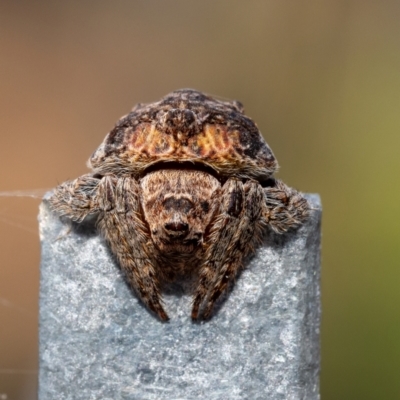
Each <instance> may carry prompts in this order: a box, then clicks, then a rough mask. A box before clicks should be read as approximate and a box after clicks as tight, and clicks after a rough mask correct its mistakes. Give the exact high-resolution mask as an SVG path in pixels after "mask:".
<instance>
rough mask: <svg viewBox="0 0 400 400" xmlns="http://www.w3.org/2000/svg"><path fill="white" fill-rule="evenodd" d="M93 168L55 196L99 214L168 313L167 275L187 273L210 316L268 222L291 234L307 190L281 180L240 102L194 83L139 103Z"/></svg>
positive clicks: (199, 307) (134, 283)
mask: <svg viewBox="0 0 400 400" xmlns="http://www.w3.org/2000/svg"><path fill="white" fill-rule="evenodd" d="M88 165H89V167H91V168H92V169H93V173H90V174H87V175H83V176H81V177H79V178H77V179H75V180H72V181H67V182H64V183H62V184H61V185H59V186H58V187H57V188H56V189H55V190H54V192H53V194H52V196H51V198H50V205H51V207H52V208H53V210H55V211H56V212H57V213H58V214H59V215H63V216H66V217H68V218H70V219H71V220H73V221H77V222H81V221H83V220H84V219H85V218H86V217H87V216H89V215H92V216H93V217H94V218H95V219H96V226H97V229H98V231H99V232H100V233H101V235H102V236H103V237H104V238H105V240H106V241H107V243H108V245H109V247H110V249H111V252H112V253H113V254H114V255H115V257H116V259H117V261H118V263H119V265H120V267H121V269H122V270H123V272H124V273H125V276H126V279H127V281H128V282H129V284H130V286H131V287H132V288H133V289H134V290H135V291H136V293H137V294H138V296H139V297H140V299H141V300H142V301H143V302H144V303H145V304H146V305H147V306H148V308H149V309H150V310H152V311H153V312H154V313H156V314H157V315H158V316H159V317H160V318H161V319H162V320H167V319H168V316H167V313H166V312H165V310H164V307H163V303H162V299H161V290H162V286H163V284H165V283H167V282H171V281H173V280H175V279H177V278H180V277H184V276H187V275H190V277H191V278H192V279H193V281H194V288H193V292H194V293H193V308H192V318H193V319H194V320H196V319H201V318H203V319H206V318H208V317H210V315H211V313H212V310H213V306H214V304H215V302H216V301H217V300H218V299H219V298H220V296H221V295H222V294H223V293H224V292H225V290H226V289H227V287H228V286H229V284H230V282H232V281H233V280H234V278H235V276H236V275H237V273H238V271H239V270H240V269H241V268H242V264H243V259H244V257H245V256H246V255H247V254H249V253H250V252H252V251H253V250H254V248H255V246H256V245H257V243H258V241H259V240H260V238H261V236H262V234H263V232H264V230H265V229H270V230H272V231H273V232H276V233H278V234H282V233H285V232H286V231H288V230H289V229H291V228H296V227H297V226H299V225H300V224H301V223H303V222H304V221H305V220H306V218H307V217H308V214H309V205H308V203H307V201H306V199H305V198H304V197H303V196H302V194H300V193H299V192H297V191H296V190H294V189H292V188H290V187H288V186H286V185H285V184H284V183H283V182H281V181H280V180H277V179H274V178H273V174H274V172H276V170H277V168H278V165H277V162H276V159H275V157H274V155H273V153H272V151H271V149H270V148H269V146H268V145H267V144H266V142H265V141H264V139H263V138H262V136H261V134H260V132H259V130H258V128H257V126H256V125H255V123H254V122H253V121H252V120H251V119H250V118H248V117H247V116H245V115H244V111H243V106H242V105H241V104H240V103H239V102H236V101H234V102H226V101H219V100H216V99H214V98H212V97H210V96H207V95H205V94H203V93H200V92H198V91H195V90H190V89H183V90H177V91H175V92H172V93H170V94H168V95H167V96H165V97H164V98H163V99H161V101H159V102H155V103H151V104H138V105H137V106H136V107H135V108H133V110H132V111H131V112H130V113H129V114H128V115H126V116H124V117H122V118H121V119H120V120H119V121H118V122H117V124H116V126H115V127H114V129H113V130H112V131H111V132H110V133H109V134H108V135H107V136H106V138H105V139H104V141H103V143H102V144H101V145H100V147H99V148H98V149H97V150H96V151H95V152H94V154H93V155H92V156H91V158H90V160H89V162H88Z"/></svg>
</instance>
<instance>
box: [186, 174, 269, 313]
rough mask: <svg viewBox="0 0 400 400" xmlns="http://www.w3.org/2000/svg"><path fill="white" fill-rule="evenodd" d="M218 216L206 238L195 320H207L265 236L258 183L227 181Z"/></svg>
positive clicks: (194, 305) (194, 306) (196, 299)
mask: <svg viewBox="0 0 400 400" xmlns="http://www.w3.org/2000/svg"><path fill="white" fill-rule="evenodd" d="M221 195H222V196H221V197H222V198H221V199H220V209H219V215H218V216H217V218H216V220H215V222H214V223H213V224H212V227H211V230H210V233H209V237H208V238H207V246H208V248H207V250H206V257H205V262H204V264H203V265H202V267H201V269H200V275H199V282H198V286H197V288H196V292H195V295H194V301H193V309H192V318H193V319H198V318H199V315H202V317H203V318H204V319H207V318H208V317H209V316H210V315H211V312H212V309H213V306H214V304H215V302H216V301H217V300H218V299H219V297H220V296H221V295H222V294H223V293H224V291H225V290H226V289H227V287H228V284H229V282H230V281H232V280H233V279H234V278H235V276H236V275H237V273H238V271H239V270H240V268H241V267H242V261H243V258H244V256H245V255H246V254H248V253H249V252H250V251H252V250H253V246H254V244H255V242H256V241H257V240H258V239H259V237H260V236H261V232H262V228H263V225H262V221H261V220H262V210H263V201H264V194H263V190H262V187H261V186H260V185H259V184H258V182H255V181H248V182H246V183H245V184H243V183H242V182H240V181H239V180H236V179H230V180H228V181H227V182H226V183H225V185H224V186H223V188H222V194H221Z"/></svg>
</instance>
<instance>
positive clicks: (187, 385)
mask: <svg viewBox="0 0 400 400" xmlns="http://www.w3.org/2000/svg"><path fill="white" fill-rule="evenodd" d="M307 198H308V199H309V201H310V202H311V204H312V207H313V212H312V216H311V218H310V220H309V222H308V223H306V224H305V225H304V226H302V227H301V228H300V229H299V230H298V231H296V232H293V233H290V234H288V235H286V236H284V237H278V236H273V235H271V236H269V237H266V238H265V240H264V243H263V244H262V245H261V246H260V247H259V249H258V251H257V253H256V254H255V256H254V257H252V258H251V259H250V260H249V262H248V264H247V268H246V269H245V270H244V271H243V273H242V274H241V276H240V277H239V278H238V280H237V282H236V284H235V286H234V288H233V290H232V292H231V293H230V294H229V296H227V298H226V299H225V301H224V302H223V303H222V304H221V305H220V307H219V309H218V310H217V313H216V315H215V316H214V317H213V318H212V319H211V320H210V321H208V322H205V323H200V324H198V323H193V322H192V321H191V320H190V303H191V298H190V295H189V294H188V293H186V292H185V290H183V288H182V287H180V286H179V285H175V286H174V287H173V288H172V289H171V290H169V291H168V292H167V293H165V295H164V297H165V303H166V309H167V310H168V312H169V315H170V317H171V321H170V322H168V323H161V322H160V321H159V320H157V319H156V318H155V317H153V316H152V315H151V314H150V313H149V312H148V311H147V310H146V308H144V307H143V306H142V304H141V303H140V302H139V301H138V299H137V298H136V297H135V296H134V295H133V294H132V292H131V291H130V290H129V288H128V287H127V285H126V283H125V281H124V279H123V276H122V274H121V272H120V270H119V269H118V267H117V265H116V264H115V262H114V260H113V259H112V257H111V255H110V253H109V252H108V250H107V248H106V246H105V244H104V242H103V241H102V239H101V238H99V237H98V236H97V235H96V234H95V233H94V232H93V231H92V230H90V229H86V230H85V229H83V230H82V231H81V232H76V231H75V230H71V231H68V227H67V226H66V225H65V224H62V223H61V222H60V220H59V218H58V217H57V216H55V215H53V214H52V213H51V212H50V211H49V209H48V206H47V205H46V202H43V203H42V205H41V209H40V216H39V219H40V237H41V243H42V262H41V282H40V350H39V351H40V355H39V359H40V372H39V400H54V399H59V400H64V399H71V400H80V399H82V400H88V399H101V400H116V399H140V400H145V399H156V400H161V399H173V400H178V399H182V400H191V399H208V400H214V399H228V400H236V399H238V400H239V399H240V400H242V399H251V400H257V399H259V400H261V399H263V400H265V399H268V400H275V399H276V400H277V399H282V400H297V399H299V400H300V399H304V400H316V399H319V368H320V360H319V358H320V352H319V324H320V287H319V279H320V254H319V253H320V218H321V207H320V202H319V197H318V196H317V195H307Z"/></svg>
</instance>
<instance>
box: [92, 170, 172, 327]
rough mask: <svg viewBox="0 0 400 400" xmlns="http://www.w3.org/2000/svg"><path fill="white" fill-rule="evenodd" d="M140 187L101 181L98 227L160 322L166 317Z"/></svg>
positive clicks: (122, 180)
mask: <svg viewBox="0 0 400 400" xmlns="http://www.w3.org/2000/svg"><path fill="white" fill-rule="evenodd" d="M140 191H141V189H140V186H139V184H138V183H137V182H136V180H135V179H134V178H116V177H104V178H103V182H102V185H101V186H100V190H99V199H100V202H101V204H102V208H103V209H104V210H106V211H104V212H103V213H101V214H100V216H99V219H98V222H97V227H98V229H99V230H100V232H101V234H102V235H103V237H104V238H105V239H106V240H107V242H108V244H109V246H110V248H111V251H112V252H113V254H114V255H115V257H116V258H117V260H118V262H119V265H120V267H121V269H122V270H123V272H124V273H125V276H126V278H127V280H128V282H129V284H130V286H131V287H132V288H133V289H134V290H135V292H136V293H137V294H138V296H139V297H140V299H141V300H142V301H143V303H144V304H146V305H147V307H148V308H150V310H152V311H153V312H154V313H155V314H157V315H158V316H159V318H160V319H161V320H163V321H166V320H168V315H167V313H166V312H165V310H164V308H163V306H162V304H161V292H160V283H159V280H158V276H157V273H156V269H155V261H154V257H153V255H154V253H155V250H154V246H153V244H152V242H151V239H150V233H149V231H148V227H147V225H146V223H145V222H144V220H143V217H142V213H141V206H140Z"/></svg>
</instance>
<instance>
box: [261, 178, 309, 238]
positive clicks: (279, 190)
mask: <svg viewBox="0 0 400 400" xmlns="http://www.w3.org/2000/svg"><path fill="white" fill-rule="evenodd" d="M264 194H265V207H264V211H263V219H264V223H265V224H267V225H268V226H269V227H270V228H271V229H272V230H273V231H274V232H276V233H280V234H282V233H285V232H287V231H288V230H289V229H291V228H297V227H298V226H299V225H301V224H302V223H303V222H304V221H305V220H306V219H307V218H308V216H309V212H310V206H309V204H308V201H307V200H306V198H305V197H304V196H303V195H302V194H301V193H299V192H298V191H297V190H295V189H293V188H291V187H289V186H287V185H285V184H284V183H283V182H282V181H280V180H278V179H276V180H275V179H271V185H270V186H268V187H265V188H264Z"/></svg>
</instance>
